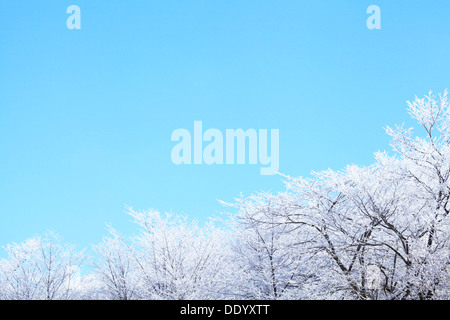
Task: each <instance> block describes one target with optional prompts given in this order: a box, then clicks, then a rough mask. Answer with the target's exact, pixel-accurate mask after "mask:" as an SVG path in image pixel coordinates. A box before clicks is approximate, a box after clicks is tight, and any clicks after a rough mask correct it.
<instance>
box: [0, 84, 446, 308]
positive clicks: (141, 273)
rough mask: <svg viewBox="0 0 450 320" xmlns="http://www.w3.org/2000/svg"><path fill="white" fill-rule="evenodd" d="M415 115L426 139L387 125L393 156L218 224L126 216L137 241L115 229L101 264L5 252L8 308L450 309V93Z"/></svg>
mask: <svg viewBox="0 0 450 320" xmlns="http://www.w3.org/2000/svg"><path fill="white" fill-rule="evenodd" d="M408 111H409V114H410V115H411V116H412V117H413V118H414V119H415V120H417V123H418V124H419V125H420V131H419V130H418V131H417V133H416V132H413V130H412V129H409V128H404V127H403V126H398V127H395V128H390V127H387V128H386V132H387V134H389V135H390V137H391V140H392V143H391V145H392V148H393V155H389V154H388V153H386V152H378V153H376V154H375V160H374V163H373V164H372V165H370V166H365V167H362V166H356V165H351V166H348V167H347V168H345V169H343V170H341V171H333V170H326V171H322V172H315V173H312V174H311V176H310V177H307V178H303V177H289V176H283V177H284V180H285V185H286V190H285V191H283V192H279V193H269V192H267V193H257V194H254V195H251V196H249V197H240V198H238V199H236V200H235V201H234V202H233V203H223V205H224V206H226V207H227V209H226V211H227V212H229V214H226V215H224V217H223V219H222V221H220V223H217V222H210V223H203V224H200V223H197V222H195V221H192V220H190V219H188V218H186V217H184V216H179V215H173V214H162V213H160V212H158V211H157V210H147V211H136V210H134V209H132V208H128V214H129V215H130V216H132V217H133V219H134V221H135V222H136V226H137V229H138V231H137V232H136V235H135V236H132V237H125V236H123V235H121V234H120V232H119V231H117V230H115V229H114V228H112V227H111V226H109V227H108V229H109V236H107V237H105V238H104V239H103V241H102V242H101V243H99V244H97V245H94V246H93V250H94V251H95V253H96V254H95V255H92V257H89V256H88V255H87V254H86V253H85V251H77V250H76V249H75V248H74V247H73V246H71V245H69V244H65V243H63V242H62V241H61V239H60V237H59V236H58V235H56V234H54V233H51V232H49V233H47V234H44V235H42V236H35V237H33V238H31V239H28V240H26V241H24V242H22V243H19V244H10V245H7V246H6V247H5V249H6V251H7V254H8V256H7V257H6V258H5V259H3V260H1V261H0V299H4V300H15V299H19V300H34V299H42V300H46V299H64V300H66V299H97V300H98V299H113V300H131V299H169V300H174V299H183V300H187V299H190V300H192V299H194V300H195V299H216V300H219V299H241V300H242V299H258V300H269V299H362V300H366V299H414V300H416V299H417V300H418V299H449V297H450V288H449V287H450V281H449V280H450V279H449V262H450V250H449V249H450V246H449V231H450V226H449V216H448V215H449V210H450V204H449V200H450V184H449V178H450V161H449V159H450V106H449V102H448V98H447V92H444V93H443V94H440V95H438V96H434V95H433V94H432V93H430V94H428V95H427V96H425V97H423V98H417V97H416V98H415V100H413V101H412V102H408ZM83 265H89V266H90V267H91V268H90V270H92V272H90V273H89V274H87V275H81V273H80V268H81V267H82V266H83Z"/></svg>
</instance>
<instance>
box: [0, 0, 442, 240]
mask: <svg viewBox="0 0 450 320" xmlns="http://www.w3.org/2000/svg"><path fill="white" fill-rule="evenodd" d="M72 4H75V5H78V6H79V7H80V8H81V25H82V27H81V30H68V29H67V27H66V19H67V17H68V16H69V15H68V14H67V13H66V9H67V7H68V6H69V5H72ZM371 4H376V5H378V6H379V7H380V8H381V17H382V22H381V26H382V28H381V30H368V29H367V27H366V20H367V18H368V17H369V15H368V14H367V13H366V9H367V7H368V6H369V5H371ZM449 17H450V6H449V5H448V1H447V0H442V1H438V0H434V1H423V0H420V1H419V0H418V1H398V0H397V1H379V0H377V1H362V0H361V1H359V0H358V1H356V0H347V1H336V0H329V1H325V0H319V1H300V0H296V1H261V0H259V1H256V0H253V1H251V0H240V1H236V0H226V1H225V0H220V1H206V0H203V1H194V0H192V1H180V0H178V1H167V0H165V1H137V0H134V1H118V0H115V1H112V0H109V1H104V0H95V1H92V0H91V1H83V0H73V1H65V0H52V1H35V0H33V1H25V0H21V1H16V0H14V1H13V0H2V1H1V2H0V245H5V244H7V243H10V242H18V241H22V240H24V239H26V238H28V237H30V236H32V235H34V234H36V233H42V232H44V231H46V230H48V229H53V230H55V231H56V232H58V233H60V234H61V235H62V236H63V237H64V239H65V240H66V241H68V242H72V243H75V244H77V245H78V246H79V247H87V246H88V245H89V244H95V243H98V242H99V241H100V240H101V238H102V236H104V235H105V223H112V224H113V226H115V227H116V228H118V229H119V230H122V231H124V232H125V233H132V232H133V228H134V226H133V225H132V224H131V223H130V218H129V217H128V216H126V215H125V214H124V210H125V205H130V206H133V207H134V208H136V209H147V208H157V209H159V210H161V211H174V212H176V213H182V214H187V215H189V216H190V217H193V218H198V219H201V220H202V219H206V218H207V217H209V216H213V215H216V214H217V213H218V212H220V211H222V210H223V208H222V207H221V206H220V205H219V203H218V202H217V199H222V200H225V201H232V199H233V198H234V197H235V196H238V195H239V194H240V193H241V192H242V193H243V194H245V195H249V194H250V193H252V192H255V191H261V190H273V191H281V190H283V184H282V180H281V179H280V177H278V176H261V175H260V174H259V169H260V166H259V165H243V166H238V165H226V166H225V165H224V166H217V165H216V166H207V165H201V166H194V165H191V166H175V165H174V164H173V163H172V161H171V158H170V154H171V149H172V148H173V146H174V145H175V144H174V143H173V142H171V141H170V137H171V133H172V131H173V130H175V129H177V128H186V129H189V130H193V123H194V121H195V120H201V121H203V127H204V129H208V128H217V129H220V130H223V131H225V129H234V128H243V129H248V128H255V129H279V130H280V171H281V172H283V173H286V174H289V175H293V176H307V175H308V174H309V173H310V171H311V170H322V169H327V168H332V169H340V168H343V167H344V166H345V165H347V164H352V163H355V164H361V165H368V164H370V163H371V162H372V159H373V153H374V152H376V151H377V150H385V149H389V139H388V137H387V136H386V135H385V133H384V131H383V127H384V126H386V125H393V124H396V123H402V122H404V121H405V122H406V123H408V124H409V123H410V120H409V116H408V115H407V112H406V100H409V99H413V98H414V95H419V96H421V95H423V94H425V93H427V92H428V91H429V90H430V89H431V90H433V91H435V92H439V91H443V90H444V89H445V88H447V87H450V86H449V82H450V81H449V80H450V60H449V58H450V41H449V40H450V39H449V38H450V19H449ZM411 124H412V123H411Z"/></svg>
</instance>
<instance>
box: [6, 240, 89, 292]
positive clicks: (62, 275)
mask: <svg viewBox="0 0 450 320" xmlns="http://www.w3.org/2000/svg"><path fill="white" fill-rule="evenodd" d="M5 249H6V252H7V254H8V258H7V259H3V260H2V261H1V263H0V284H1V289H0V298H1V299H7V300H58V299H63V300H68V299H73V298H75V292H76V289H77V286H78V285H79V284H80V281H81V278H80V274H79V272H80V266H81V264H82V263H83V261H84V259H85V257H84V255H83V252H76V251H75V249H74V247H73V246H70V245H66V244H63V243H62V242H61V239H60V237H59V236H58V235H56V234H55V233H53V232H48V233H46V234H45V235H43V236H35V237H33V238H31V239H28V240H26V241H24V242H22V243H20V244H16V243H14V244H10V245H8V246H7V247H6V248H5Z"/></svg>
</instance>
